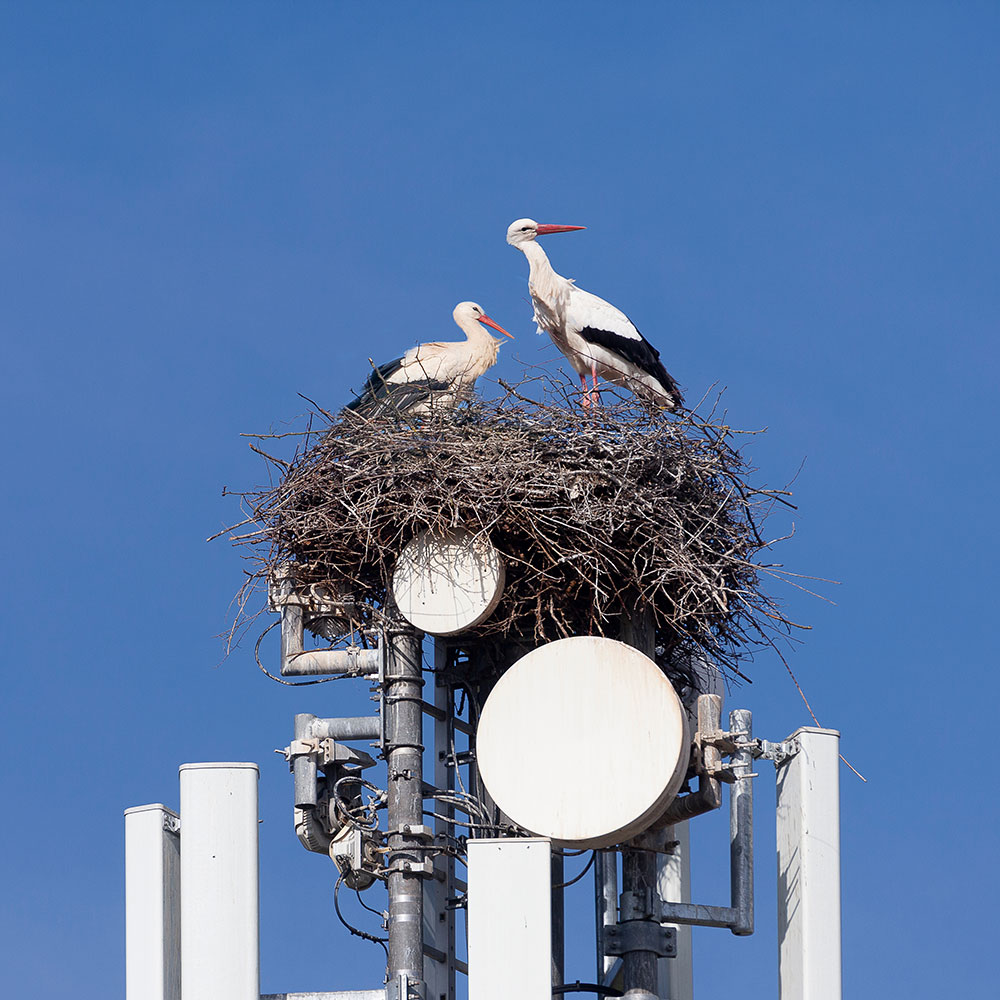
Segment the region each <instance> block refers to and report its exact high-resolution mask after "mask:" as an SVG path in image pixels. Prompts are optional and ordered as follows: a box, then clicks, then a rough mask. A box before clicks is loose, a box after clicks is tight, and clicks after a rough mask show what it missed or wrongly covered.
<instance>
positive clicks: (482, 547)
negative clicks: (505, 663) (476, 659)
mask: <svg viewBox="0 0 1000 1000" xmlns="http://www.w3.org/2000/svg"><path fill="white" fill-rule="evenodd" d="M503 585H504V567H503V560H502V559H501V558H500V554H499V553H498V552H497V550H496V549H495V548H494V547H493V543H492V542H491V541H490V540H489V538H487V537H486V535H484V534H479V535H474V534H473V533H472V532H471V531H467V530H466V529H465V528H452V529H451V530H450V531H448V532H447V533H446V534H444V535H434V534H431V533H430V532H429V531H423V532H421V533H420V534H419V535H417V536H416V537H415V538H414V539H412V540H411V541H410V542H408V543H407V545H406V546H405V547H404V548H403V551H402V552H401V553H400V554H399V559H398V560H397V561H396V568H395V570H394V571H393V574H392V596H393V598H394V600H395V601H396V607H397V608H399V611H400V614H402V616H403V617H404V618H405V619H406V620H407V621H408V622H409V623H410V624H411V625H413V626H414V627H415V628H418V629H420V630H421V631H422V632H428V633H430V634H431V635H454V634H455V633H456V632H462V631H464V630H465V629H468V628H474V627H475V626H476V625H479V624H480V623H481V622H484V621H486V619H487V618H489V616H490V615H491V614H493V611H494V609H495V608H496V606H497V604H499V602H500V597H501V595H502V594H503Z"/></svg>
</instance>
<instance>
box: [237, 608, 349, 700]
mask: <svg viewBox="0 0 1000 1000" xmlns="http://www.w3.org/2000/svg"><path fill="white" fill-rule="evenodd" d="M280 624H281V619H280V618H279V619H278V621H276V622H271V624H270V625H268V626H267V628H266V629H264V631H263V632H261V634H260V635H259V636H258V637H257V644H256V645H255V646H254V648H253V658H254V659H255V660H256V661H257V666H258V667H260V669H261V672H262V673H264V674H266V675H267V676H268V677H270V678H271V680H272V681H277V682H278V683H279V684H284V685H285V687H293V688H295V687H306V686H307V685H308V684H325V683H326V682H327V681H340V680H344V679H345V678H348V677H353V676H354V675H353V674H338V675H337V676H335V677H320V678H319V679H318V680H314V681H286V680H284V678H281V677H275V676H274V674H272V673H271V671H270V670H268V669H267V667H265V666H264V664H263V663H261V662H260V644H261V643H262V642H263V641H264V636H265V635H267V633H268V632H270V631H271V629H273V628H274V626H275V625H280Z"/></svg>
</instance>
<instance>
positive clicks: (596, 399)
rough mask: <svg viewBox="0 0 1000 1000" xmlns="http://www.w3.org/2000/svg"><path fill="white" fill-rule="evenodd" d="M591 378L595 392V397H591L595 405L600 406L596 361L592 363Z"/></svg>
mask: <svg viewBox="0 0 1000 1000" xmlns="http://www.w3.org/2000/svg"><path fill="white" fill-rule="evenodd" d="M590 377H591V378H592V379H593V380H594V392H593V395H592V396H591V399H592V400H593V402H594V404H595V405H598V404H599V403H600V402H601V396H600V393H599V392H598V391H597V362H596V361H593V362H591V365H590Z"/></svg>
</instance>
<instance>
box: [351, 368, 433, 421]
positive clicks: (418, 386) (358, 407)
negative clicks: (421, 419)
mask: <svg viewBox="0 0 1000 1000" xmlns="http://www.w3.org/2000/svg"><path fill="white" fill-rule="evenodd" d="M402 367H403V359H402V358H396V359H394V360H393V361H387V362H386V363H385V364H384V365H379V366H378V367H377V368H376V369H375V370H374V371H373V372H372V373H371V375H370V376H369V377H368V381H367V382H365V384H364V388H363V389H362V390H361V393H360V394H359V395H358V397H357V399H354V400H352V401H351V402H350V403H348V404H347V406H345V407H344V409H345V410H353V411H354V412H355V413H358V414H360V415H361V416H363V417H380V416H383V415H384V414H386V413H399V414H402V413H406V411H407V410H409V409H411V408H412V407H414V406H416V405H417V404H418V403H423V402H424V401H425V400H427V399H429V398H430V397H431V396H432V395H433V394H434V393H435V392H441V391H443V390H445V389H447V388H449V386H448V383H447V382H441V381H439V380H438V379H430V378H423V379H415V380H414V381H412V382H390V381H389V377H390V376H391V375H394V374H395V373H396V372H398V371H399V369H400V368H402Z"/></svg>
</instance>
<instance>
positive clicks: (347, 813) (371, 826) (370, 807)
mask: <svg viewBox="0 0 1000 1000" xmlns="http://www.w3.org/2000/svg"><path fill="white" fill-rule="evenodd" d="M345 781H349V782H353V783H354V784H358V785H361V786H362V788H367V789H368V791H370V792H374V793H375V796H376V798H375V799H373V800H372V801H370V802H369V803H368V804H367V805H364V804H362V805H360V806H357V807H356V809H357V810H358V811H360V812H362V813H367V819H366V820H364V821H362V820H360V819H358V818H357V817H356V816H355V815H354V812H355V810H354V809H352V808H351V807H350V806H349V805H348V804H347V803H346V802H344V801H343V800H342V799H341V797H340V786H341V785H342V784H344V782H345ZM382 795H383V792H382V789H381V788H379V787H378V786H377V785H373V784H372V783H371V782H370V781H366V780H365V779H364V778H362V777H361V775H359V774H345V775H344V776H343V777H342V778H338V779H337V780H336V781H335V782H334V784H333V801H334V802H335V803H336V806H337V809H338V811H339V812H340V813H341V814H342V815H343V816H344V818H345V819H346V820H347V822H348V823H350V825H351V826H353V827H354V828H355V829H356V830H362V831H364V832H365V833H372V832H374V831H375V830H377V829H378V804H377V803H378V800H379V799H381V798H382ZM365 823H367V825H364V824H365Z"/></svg>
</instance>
